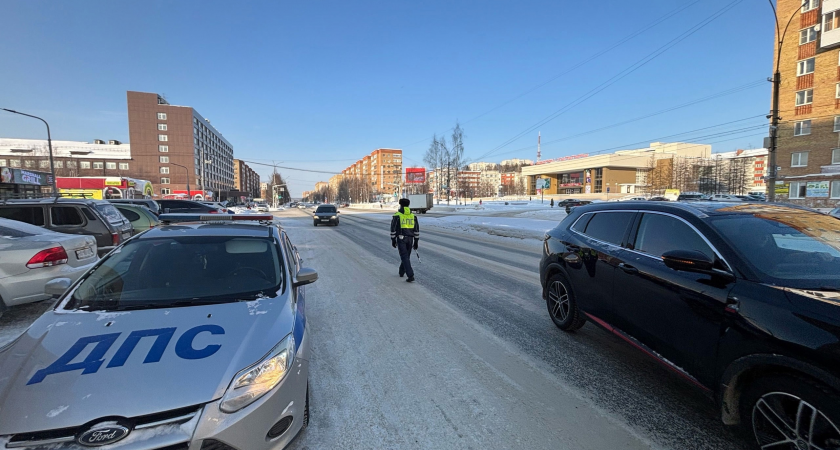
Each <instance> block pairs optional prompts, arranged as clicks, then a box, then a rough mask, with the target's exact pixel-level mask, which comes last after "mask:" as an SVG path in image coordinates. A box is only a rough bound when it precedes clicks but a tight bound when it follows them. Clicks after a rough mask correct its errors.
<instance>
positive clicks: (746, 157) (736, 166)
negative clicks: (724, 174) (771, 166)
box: [712, 148, 768, 194]
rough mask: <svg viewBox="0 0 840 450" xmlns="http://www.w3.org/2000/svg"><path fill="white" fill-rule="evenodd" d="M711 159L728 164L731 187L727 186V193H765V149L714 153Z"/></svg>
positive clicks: (766, 167)
mask: <svg viewBox="0 0 840 450" xmlns="http://www.w3.org/2000/svg"><path fill="white" fill-rule="evenodd" d="M712 158H713V159H714V158H721V159H723V160H724V161H727V162H728V165H729V172H730V174H731V178H732V179H733V183H732V185H731V186H728V190H729V193H731V194H742V193H743V194H746V193H748V192H765V190H766V184H765V180H766V178H767V172H768V170H767V169H768V166H767V149H766V148H759V149H754V150H735V151H733V152H723V153H715V154H713V155H712ZM738 181H741V182H740V183H738ZM736 184H737V185H736Z"/></svg>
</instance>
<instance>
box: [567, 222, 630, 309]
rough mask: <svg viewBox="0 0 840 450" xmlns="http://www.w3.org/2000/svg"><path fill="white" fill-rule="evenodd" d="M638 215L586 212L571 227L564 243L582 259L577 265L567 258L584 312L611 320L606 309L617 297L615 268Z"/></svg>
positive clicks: (573, 283)
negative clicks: (614, 287)
mask: <svg viewBox="0 0 840 450" xmlns="http://www.w3.org/2000/svg"><path fill="white" fill-rule="evenodd" d="M635 216H636V213H635V212H634V211H596V212H592V213H586V214H584V215H582V216H581V217H580V218H579V219H578V220H577V221H575V223H574V224H573V225H572V227H571V228H570V233H569V242H564V244H565V245H566V247H567V249H569V251H572V252H575V253H576V254H577V256H578V257H579V258H580V261H579V262H577V263H573V262H571V261H570V260H569V258H568V257H567V258H566V262H567V263H568V264H567V273H568V275H569V281H570V282H571V284H572V289H573V290H574V294H575V298H576V299H577V301H578V303H579V304H580V306H581V308H582V309H583V310H584V311H587V312H590V313H592V314H594V315H596V316H599V317H601V318H603V319H605V320H610V317H611V312H610V311H609V309H607V308H606V306H607V305H608V304H609V302H610V299H611V297H612V296H613V279H614V277H615V269H616V267H618V265H619V264H621V262H622V261H621V260H620V259H619V256H620V255H621V245H622V244H623V243H624V241H625V240H626V238H627V233H628V232H629V229H630V226H631V225H632V224H633V219H634V218H635ZM572 260H574V258H573V259H572Z"/></svg>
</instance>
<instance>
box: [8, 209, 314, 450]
mask: <svg viewBox="0 0 840 450" xmlns="http://www.w3.org/2000/svg"><path fill="white" fill-rule="evenodd" d="M201 216H202V215H196V214H184V215H182V214H164V215H162V216H161V219H162V220H163V221H164V223H166V225H164V226H162V227H159V228H155V229H153V230H150V231H149V232H146V233H144V234H142V235H140V236H137V237H135V238H134V239H131V240H129V241H127V242H126V243H125V244H124V245H122V246H120V247H119V251H116V252H112V253H111V254H109V255H108V256H106V257H105V258H104V259H103V260H102V261H101V262H100V263H99V264H98V265H96V267H94V268H93V269H91V271H90V272H88V273H86V274H85V275H84V276H83V277H82V278H81V279H79V280H78V281H77V282H76V283H71V282H70V280H68V279H67V278H65V277H62V278H57V279H54V280H52V281H50V282H48V283H47V284H46V288H44V285H43V283H42V285H41V289H42V292H43V291H46V292H47V293H48V294H51V295H54V296H56V297H58V303H57V305H56V306H55V307H54V308H52V309H50V310H49V311H47V312H46V313H44V314H43V315H42V316H41V317H40V318H38V319H37V320H36V321H35V322H34V323H33V324H32V326H31V327H30V328H29V330H28V331H27V332H26V333H24V334H23V335H22V336H20V337H19V338H17V339H16V340H15V341H13V342H12V343H11V344H10V345H9V347H6V348H4V351H0V373H2V374H3V378H2V383H0V442H3V443H4V444H5V445H3V447H4V448H17V449H32V450H34V449H46V448H55V449H58V448H64V449H80V448H89V447H100V446H101V447H102V448H114V449H118V448H119V449H122V448H124V449H143V450H151V449H155V450H164V449H166V450H182V449H183V450H186V449H187V448H192V449H199V448H203V449H205V450H208V449H215V450H231V449H239V450H258V449H259V450H275V449H277V450H279V449H282V448H284V447H285V446H286V445H288V443H289V442H290V441H291V440H292V439H293V438H294V437H295V436H296V435H297V434H298V433H299V432H300V430H301V429H302V428H304V427H306V425H307V423H308V421H309V359H310V356H309V348H310V345H309V339H310V337H309V333H310V331H309V330H308V328H309V327H307V326H306V324H307V321H306V316H305V314H306V300H307V298H306V295H305V294H307V293H308V292H306V291H307V290H306V286H305V285H307V284H310V283H313V282H315V280H317V278H318V274H317V273H316V272H315V271H314V270H311V269H306V268H302V267H300V258H299V256H298V252H297V250H296V249H295V247H294V246H293V245H292V244H291V241H290V240H289V237H288V236H287V235H286V233H285V232H284V231H283V230H282V229H280V228H279V227H278V226H276V225H274V224H273V223H272V220H273V218H274V217H273V216H271V215H268V214H262V215H250V216H247V217H242V216H237V215H229V214H220V215H219V216H216V217H214V218H213V221H212V222H199V221H198V220H199V218H200V217H201ZM225 221H229V222H228V223H220V222H225ZM33 270H40V269H33ZM91 352H92V353H91ZM116 399H119V401H116ZM56 411H60V412H56Z"/></svg>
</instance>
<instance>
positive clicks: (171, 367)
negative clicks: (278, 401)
mask: <svg viewBox="0 0 840 450" xmlns="http://www.w3.org/2000/svg"><path fill="white" fill-rule="evenodd" d="M293 324H294V313H293V310H292V308H291V305H290V304H289V302H288V301H287V297H286V296H280V297H277V298H270V299H260V300H255V301H250V302H236V303H225V304H218V305H206V306H191V307H181V308H170V309H148V310H134V311H125V312H111V313H108V312H78V311H49V312H47V313H46V314H44V315H43V316H41V317H40V318H39V319H38V320H37V321H35V323H34V324H33V325H32V326H31V327H30V328H29V330H27V332H26V333H24V334H23V335H22V336H21V337H20V338H18V339H17V340H15V341H14V342H13V343H12V344H10V345H9V346H7V347H5V348H3V349H0V435H6V434H13V433H22V432H30V431H39V430H50V429H56V428H64V427H75V426H80V425H83V424H85V423H87V422H90V421H92V420H95V419H99V418H103V417H107V416H120V417H127V418H131V417H137V416H142V415H146V414H153V413H157V412H163V411H168V410H172V409H177V408H182V407H186V406H192V405H199V404H202V403H207V402H210V401H213V400H216V399H218V398H220V397H221V396H222V395H224V393H225V391H226V389H227V387H228V385H229V384H230V382H231V380H232V379H233V377H234V376H235V375H236V373H237V372H239V371H240V370H242V369H245V368H247V367H249V366H250V365H252V364H253V363H255V362H257V361H259V360H260V359H262V358H263V357H264V356H265V355H266V354H267V353H268V352H269V351H270V350H271V349H272V348H274V346H276V345H277V344H278V343H279V342H280V341H281V340H282V339H283V338H284V337H285V336H287V335H288V334H289V333H290V332H291V331H292V328H293ZM297 345H300V343H299V342H298V343H297ZM80 349H81V350H80ZM68 358H71V359H68ZM75 367H78V368H75Z"/></svg>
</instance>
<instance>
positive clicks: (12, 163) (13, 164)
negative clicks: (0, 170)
mask: <svg viewBox="0 0 840 450" xmlns="http://www.w3.org/2000/svg"><path fill="white" fill-rule="evenodd" d="M9 167H20V160H19V159H12V160H10V161H9Z"/></svg>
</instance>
